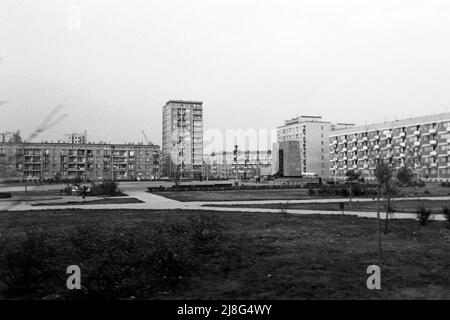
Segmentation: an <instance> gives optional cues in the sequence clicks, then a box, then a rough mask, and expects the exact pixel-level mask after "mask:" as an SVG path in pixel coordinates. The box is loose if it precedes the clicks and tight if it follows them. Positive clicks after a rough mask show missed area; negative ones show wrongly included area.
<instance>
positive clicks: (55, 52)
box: [0, 0, 450, 144]
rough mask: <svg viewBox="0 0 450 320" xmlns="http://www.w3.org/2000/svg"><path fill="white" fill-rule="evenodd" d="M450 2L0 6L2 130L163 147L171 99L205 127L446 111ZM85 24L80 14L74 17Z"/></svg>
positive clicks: (449, 106) (106, 0)
mask: <svg viewBox="0 0 450 320" xmlns="http://www.w3.org/2000/svg"><path fill="white" fill-rule="evenodd" d="M449 3H450V1H437V0H432V1H418V0H405V1H396V0H387V1H380V0H376V1H375V0H370V1H363V0H355V1H350V0H345V1H337V0H330V1H320V0H311V1H303V0H293V1H286V0H281V1H280V0H276V1H275V0H273V1H272V0H271V1H269V0H254V1H248V0H236V1H235V0H224V1H215V0H196V1H194V0H179V1H173V0H162V1H154V0H142V1H137V0H127V1H126V0H85V1H81V0H78V1H77V0H72V1H66V0H1V1H0V58H2V62H1V64H0V100H1V101H8V103H7V104H3V105H0V112H1V113H0V114H1V115H0V131H5V130H14V129H21V130H22V132H23V135H24V136H27V134H30V133H31V132H32V129H33V128H35V127H36V125H37V124H38V123H39V122H40V121H42V119H43V118H45V116H46V115H47V113H48V112H49V111H50V110H51V109H53V108H54V107H55V106H56V105H58V104H63V105H64V108H63V109H62V111H63V113H64V112H65V113H67V114H68V117H67V118H65V119H64V120H63V121H62V122H61V123H59V124H58V125H57V126H55V127H54V128H52V129H51V130H49V131H48V132H46V133H45V134H43V135H42V136H41V137H39V138H38V139H37V140H41V139H48V140H50V139H55V140H57V139H58V138H59V137H60V136H61V135H62V134H63V133H68V132H72V131H75V132H77V131H83V130H87V131H88V135H89V140H97V141H98V140H106V141H112V142H126V141H136V142H137V141H141V140H142V136H141V132H140V131H141V129H144V130H145V131H146V133H147V136H149V138H150V139H151V140H153V141H154V142H155V143H157V144H160V143H161V140H160V139H161V107H162V105H163V104H164V103H165V102H166V101H167V100H169V99H188V100H201V101H204V119H205V120H204V128H205V130H206V129H208V128H214V129H230V128H241V129H248V128H256V129H258V128H264V129H271V128H274V127H276V126H278V125H281V124H282V122H283V120H285V119H287V118H291V117H294V116H297V115H304V114H307V115H311V114H313V115H322V116H323V117H324V118H325V119H327V120H331V121H340V122H343V121H345V122H355V123H362V124H363V123H365V122H367V123H371V122H374V121H383V120H385V119H393V118H395V117H397V118H401V117H406V116H416V115H424V114H429V113H438V112H445V111H450V41H449V39H450V5H449ZM78 16H79V17H80V19H78Z"/></svg>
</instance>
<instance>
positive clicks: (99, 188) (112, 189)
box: [91, 180, 119, 196]
mask: <svg viewBox="0 0 450 320" xmlns="http://www.w3.org/2000/svg"><path fill="white" fill-rule="evenodd" d="M91 190H92V191H91V194H92V195H93V196H114V195H116V194H117V193H118V192H119V190H118V184H117V183H116V182H115V181H111V180H108V181H103V182H102V183H101V184H92V188H91Z"/></svg>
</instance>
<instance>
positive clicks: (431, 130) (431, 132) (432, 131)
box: [428, 128, 436, 134]
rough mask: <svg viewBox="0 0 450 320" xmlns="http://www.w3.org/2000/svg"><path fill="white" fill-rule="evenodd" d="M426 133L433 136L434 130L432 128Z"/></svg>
mask: <svg viewBox="0 0 450 320" xmlns="http://www.w3.org/2000/svg"><path fill="white" fill-rule="evenodd" d="M428 133H429V134H435V133H436V129H434V128H433V129H430V130H429V131H428Z"/></svg>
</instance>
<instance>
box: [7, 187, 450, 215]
mask: <svg viewBox="0 0 450 320" xmlns="http://www.w3.org/2000/svg"><path fill="white" fill-rule="evenodd" d="M128 195H129V197H131V198H137V199H139V200H141V201H143V203H129V204H92V205H89V204H85V205H82V206H80V205H74V204H70V205H64V204H61V205H58V206H55V205H53V206H32V204H33V203H38V202H40V201H39V200H37V201H11V200H6V199H5V200H2V201H0V211H25V210H30V211H31V210H58V209H80V210H87V209H111V210H112V209H123V210H126V209H128V210H170V209H184V210H205V211H219V212H248V213H262V212H268V213H278V214H285V213H286V214H294V215H301V214H309V215H311V214H316V215H320V214H327V215H330V214H332V215H340V214H342V213H341V212H340V211H332V210H302V209H269V208H247V207H245V208H239V207H214V206H210V205H213V204H214V205H217V204H222V205H239V204H289V203H311V202H312V203H314V202H320V203H326V202H340V201H343V199H342V198H338V199H304V200H258V201H208V202H202V201H195V202H181V201H176V200H172V199H168V198H165V197H163V196H159V195H156V194H152V193H148V192H145V191H131V192H128ZM76 199H78V200H79V201H80V202H81V201H82V200H81V198H80V197H77V198H76ZM94 199H98V198H91V197H89V198H88V201H89V200H94ZM412 199H417V200H431V201H433V200H449V201H450V197H420V198H412ZM71 200H75V199H69V198H66V199H65V202H67V201H71ZM392 200H393V201H399V200H404V198H394V199H392ZM41 201H42V200H41ZM353 201H354V202H361V201H375V200H374V199H367V198H366V199H361V198H358V199H353ZM46 202H48V201H46ZM54 202H55V203H57V202H61V200H59V199H58V200H55V201H54ZM345 215H353V216H358V217H365V218H376V216H377V214H376V212H361V211H345ZM384 216H385V213H381V218H382V219H384ZM390 218H391V219H416V214H415V213H393V214H391V215H390ZM432 219H434V220H439V221H444V220H445V218H444V216H443V215H441V214H436V215H433V217H432Z"/></svg>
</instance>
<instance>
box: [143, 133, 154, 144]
mask: <svg viewBox="0 0 450 320" xmlns="http://www.w3.org/2000/svg"><path fill="white" fill-rule="evenodd" d="M141 132H142V135H143V136H144V139H145V141H146V142H147V144H148V145H153V143H152V142H151V141H150V140H148V138H147V135H146V134H145V132H144V130H141Z"/></svg>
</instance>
